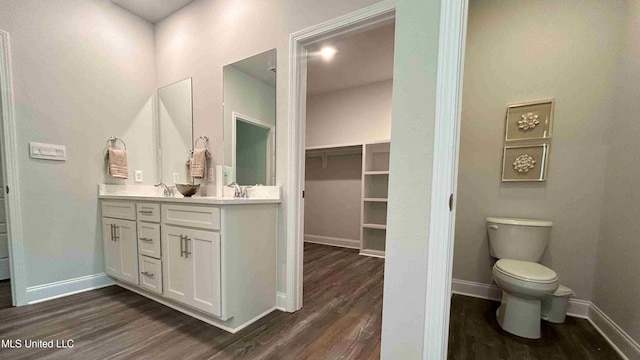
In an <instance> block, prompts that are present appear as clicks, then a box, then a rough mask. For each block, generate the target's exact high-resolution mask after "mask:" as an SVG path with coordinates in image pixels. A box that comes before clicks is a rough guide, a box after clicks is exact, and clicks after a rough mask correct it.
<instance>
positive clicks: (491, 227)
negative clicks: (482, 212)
mask: <svg viewBox="0 0 640 360" xmlns="http://www.w3.org/2000/svg"><path fill="white" fill-rule="evenodd" d="M489 229H491V230H498V225H493V224H491V225H489Z"/></svg>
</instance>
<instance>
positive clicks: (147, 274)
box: [141, 271, 155, 278]
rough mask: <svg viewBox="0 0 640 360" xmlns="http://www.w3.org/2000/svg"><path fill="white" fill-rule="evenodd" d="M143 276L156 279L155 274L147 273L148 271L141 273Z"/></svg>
mask: <svg viewBox="0 0 640 360" xmlns="http://www.w3.org/2000/svg"><path fill="white" fill-rule="evenodd" d="M141 274H142V275H145V276H148V277H150V278H152V277H154V276H155V274H151V273H149V272H146V271H143V272H141Z"/></svg>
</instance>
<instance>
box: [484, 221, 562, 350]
mask: <svg viewBox="0 0 640 360" xmlns="http://www.w3.org/2000/svg"><path fill="white" fill-rule="evenodd" d="M552 225H553V223H552V222H551V221H546V220H529V219H511V218H498V217H488V218H487V231H488V233H489V248H490V253H491V256H493V257H495V258H498V259H499V260H498V261H497V262H496V264H495V265H494V266H493V279H494V280H495V282H496V284H498V286H499V287H500V289H502V303H501V304H500V308H499V309H498V312H497V314H496V315H497V318H498V323H499V324H500V326H501V327H502V329H504V330H505V331H507V332H510V333H512V334H514V335H517V336H521V337H524V338H528V339H539V338H540V316H541V303H542V298H544V297H546V296H549V295H551V294H553V293H554V292H555V291H556V289H557V288H558V286H559V282H558V275H557V274H556V273H555V271H553V270H551V269H549V268H548V267H546V266H543V265H541V264H538V262H539V261H540V260H541V259H542V255H543V254H544V250H545V248H546V247H547V244H548V243H549V235H550V234H551V226H552Z"/></svg>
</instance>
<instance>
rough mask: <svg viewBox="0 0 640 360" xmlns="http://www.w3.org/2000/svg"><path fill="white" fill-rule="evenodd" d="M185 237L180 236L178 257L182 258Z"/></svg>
mask: <svg viewBox="0 0 640 360" xmlns="http://www.w3.org/2000/svg"><path fill="white" fill-rule="evenodd" d="M185 238H186V236H184V235H180V257H184V239H185Z"/></svg>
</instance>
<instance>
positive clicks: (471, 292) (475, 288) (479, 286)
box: [451, 279, 591, 319]
mask: <svg viewBox="0 0 640 360" xmlns="http://www.w3.org/2000/svg"><path fill="white" fill-rule="evenodd" d="M451 290H452V292H453V293H454V294H458V295H464V296H471V297H475V298H480V299H486V300H492V301H500V300H501V299H502V290H500V288H499V287H497V286H496V285H493V284H483V283H479V282H475V281H466V280H458V279H453V282H452V283H451ZM590 305H591V302H589V301H586V300H581V299H569V306H568V307H567V315H569V316H573V317H577V318H581V319H587V318H588V317H589V306H590Z"/></svg>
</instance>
